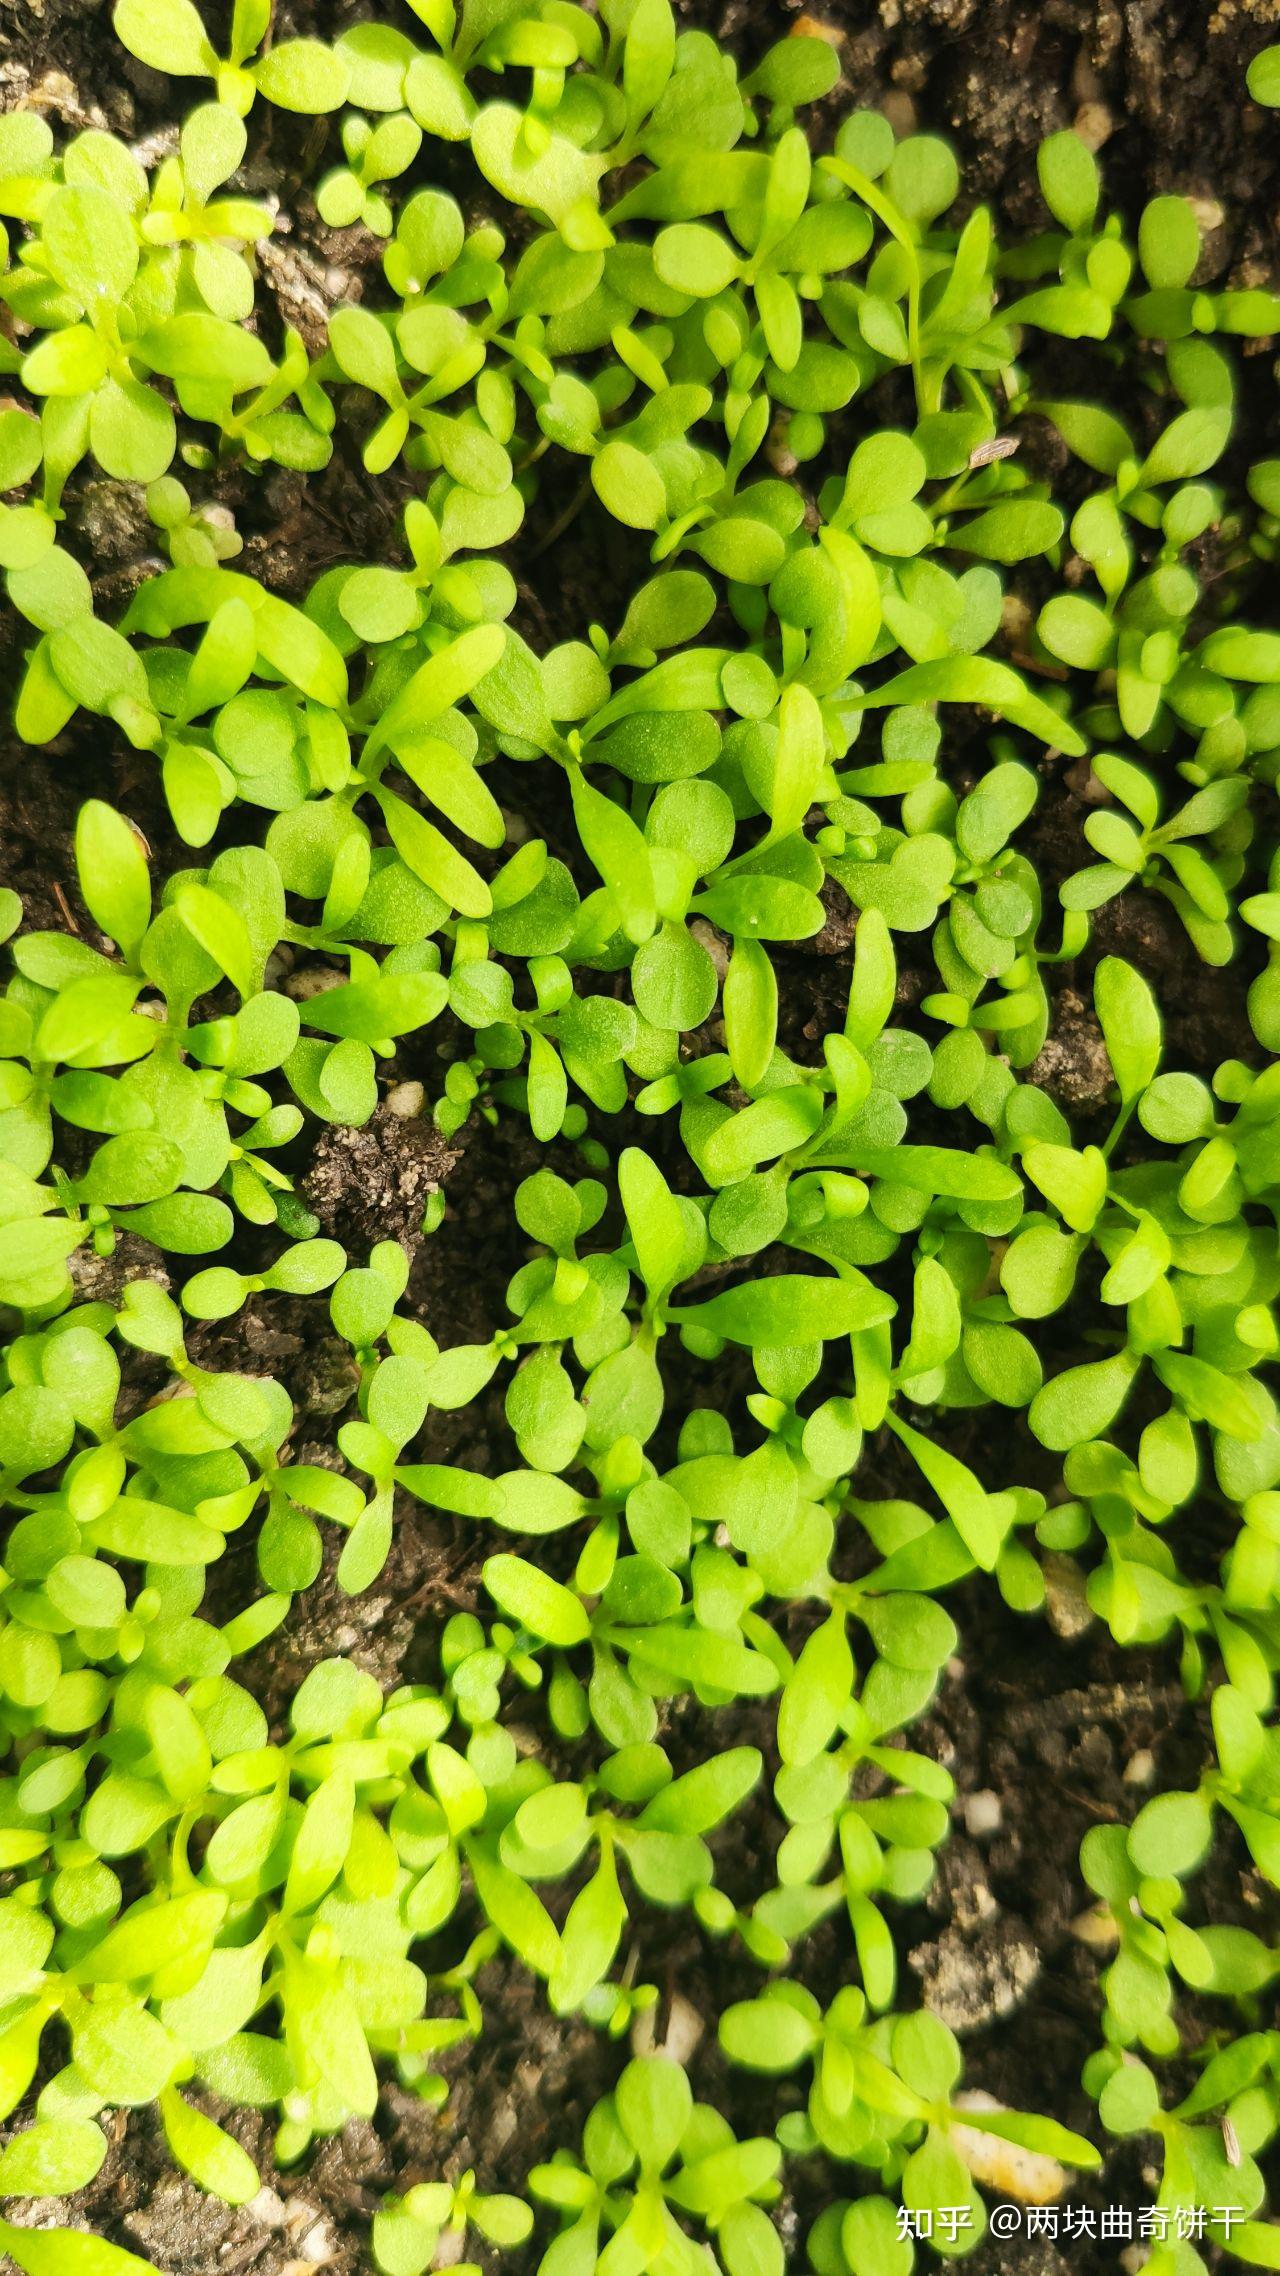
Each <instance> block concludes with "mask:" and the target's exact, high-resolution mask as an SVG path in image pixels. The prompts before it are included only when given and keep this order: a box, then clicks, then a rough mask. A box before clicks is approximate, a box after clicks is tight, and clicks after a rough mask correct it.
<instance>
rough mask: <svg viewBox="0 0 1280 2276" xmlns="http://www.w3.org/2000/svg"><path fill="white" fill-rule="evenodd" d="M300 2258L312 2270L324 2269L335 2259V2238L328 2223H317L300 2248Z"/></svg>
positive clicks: (309, 2230)
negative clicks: (326, 2264) (327, 2262)
mask: <svg viewBox="0 0 1280 2276" xmlns="http://www.w3.org/2000/svg"><path fill="white" fill-rule="evenodd" d="M298 2258H299V2260H301V2261H302V2262H303V2263H304V2265H305V2266H307V2267H310V2268H323V2267H324V2264H325V2262H326V2261H328V2260H332V2258H333V2236H332V2233H331V2231H330V2228H329V2224H328V2222H327V2221H317V2222H316V2224H315V2227H314V2228H311V2229H308V2230H307V2233H306V2235H305V2236H304V2237H303V2239H302V2242H301V2244H300V2245H299V2246H298Z"/></svg>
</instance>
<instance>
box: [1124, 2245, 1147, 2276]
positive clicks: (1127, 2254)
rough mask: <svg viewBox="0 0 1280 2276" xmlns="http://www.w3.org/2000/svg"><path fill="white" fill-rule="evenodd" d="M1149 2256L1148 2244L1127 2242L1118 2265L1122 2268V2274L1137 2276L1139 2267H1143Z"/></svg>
mask: <svg viewBox="0 0 1280 2276" xmlns="http://www.w3.org/2000/svg"><path fill="white" fill-rule="evenodd" d="M1150 2258H1151V2247H1150V2245H1149V2244H1127V2245H1126V2246H1125V2248H1124V2251H1123V2252H1122V2253H1121V2255H1120V2266H1121V2267H1122V2268H1123V2270H1124V2276H1138V2271H1139V2269H1141V2268H1145V2267H1146V2265H1147V2262H1148V2261H1149V2260H1150Z"/></svg>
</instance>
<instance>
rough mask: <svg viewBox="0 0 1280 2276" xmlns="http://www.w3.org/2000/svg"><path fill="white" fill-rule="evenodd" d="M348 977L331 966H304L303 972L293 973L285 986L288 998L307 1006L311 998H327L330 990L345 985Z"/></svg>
mask: <svg viewBox="0 0 1280 2276" xmlns="http://www.w3.org/2000/svg"><path fill="white" fill-rule="evenodd" d="M345 981H346V975H345V974H344V973H342V972H335V971H334V969H333V966H332V965H331V964H304V965H303V968H302V970H301V972H291V973H290V974H289V977H288V979H287V980H286V981H285V984H284V993H285V995H286V996H292V997H293V999H294V1002H295V1003H299V1004H305V1003H306V1002H307V1000H308V998H309V997H311V996H326V995H327V994H328V992H329V990H330V988H341V987H343V986H344V985H345Z"/></svg>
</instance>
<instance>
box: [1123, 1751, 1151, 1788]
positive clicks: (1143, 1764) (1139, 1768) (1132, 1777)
mask: <svg viewBox="0 0 1280 2276" xmlns="http://www.w3.org/2000/svg"><path fill="white" fill-rule="evenodd" d="M1155 1774H1156V1758H1155V1756H1154V1755H1153V1753H1152V1752H1151V1749H1150V1747H1139V1748H1138V1751H1137V1753H1136V1754H1131V1755H1130V1757H1129V1760H1128V1761H1127V1762H1126V1764H1125V1766H1124V1782H1125V1785H1126V1786H1149V1785H1150V1784H1151V1781H1152V1779H1153V1778H1154V1777H1155Z"/></svg>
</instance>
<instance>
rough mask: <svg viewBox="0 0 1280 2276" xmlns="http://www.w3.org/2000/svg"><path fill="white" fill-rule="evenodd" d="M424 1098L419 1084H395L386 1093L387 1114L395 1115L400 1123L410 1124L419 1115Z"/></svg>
mask: <svg viewBox="0 0 1280 2276" xmlns="http://www.w3.org/2000/svg"><path fill="white" fill-rule="evenodd" d="M426 1097H427V1094H426V1092H425V1090H424V1089H423V1087H422V1085H421V1083H397V1084H396V1085H395V1087H394V1089H392V1090H389V1091H388V1092H387V1101H386V1103H387V1112H388V1114H394V1115H397V1116H398V1117H399V1119H400V1121H401V1122H412V1121H413V1119H414V1116H415V1115H418V1114H421V1112H422V1109H423V1107H424V1105H425V1104H426Z"/></svg>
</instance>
